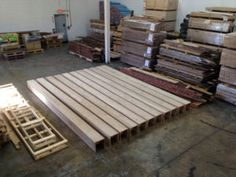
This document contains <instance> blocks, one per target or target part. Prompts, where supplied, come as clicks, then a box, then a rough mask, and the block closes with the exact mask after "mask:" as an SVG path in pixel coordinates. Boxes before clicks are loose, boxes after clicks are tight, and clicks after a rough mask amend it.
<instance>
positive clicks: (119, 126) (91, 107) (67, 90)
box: [46, 77, 128, 137]
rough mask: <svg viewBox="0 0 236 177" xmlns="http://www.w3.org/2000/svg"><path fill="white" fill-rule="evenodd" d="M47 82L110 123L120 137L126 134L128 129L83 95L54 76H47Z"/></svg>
mask: <svg viewBox="0 0 236 177" xmlns="http://www.w3.org/2000/svg"><path fill="white" fill-rule="evenodd" d="M46 79H47V80H48V81H49V82H51V83H52V84H53V85H54V86H56V87H57V88H59V89H60V90H61V91H63V92H64V93H66V94H67V95H69V96H70V97H71V98H73V99H74V100H75V101H77V102H78V103H79V104H81V105H83V106H84V107H86V108H87V109H88V110H90V111H91V112H93V113H94V114H95V115H97V116H98V117H99V118H100V119H101V120H103V121H104V122H106V123H107V124H108V125H110V126H111V127H112V128H114V129H115V130H116V131H118V132H119V134H120V137H121V136H122V135H128V129H127V128H126V127H125V126H124V125H123V124H121V123H120V122H118V121H117V120H116V119H114V118H113V117H112V116H110V115H109V114H107V113H106V112H105V111H103V110H102V109H100V108H99V107H97V106H96V105H95V104H93V103H92V102H91V101H93V100H90V101H88V100H87V99H85V98H84V97H82V96H81V95H80V94H78V93H76V92H75V91H73V90H72V89H71V88H69V87H68V86H66V85H65V84H64V83H62V82H60V81H58V80H57V79H55V78H54V77H47V78H46Z"/></svg>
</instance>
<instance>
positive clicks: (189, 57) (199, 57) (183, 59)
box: [156, 40, 220, 92]
mask: <svg viewBox="0 0 236 177" xmlns="http://www.w3.org/2000/svg"><path fill="white" fill-rule="evenodd" d="M157 62H158V64H157V66H156V69H157V71H158V72H160V73H163V74H166V75H169V76H171V77H174V78H177V79H180V80H182V81H184V82H187V83H189V84H193V85H195V86H199V87H200V88H203V89H206V91H209V92H215V89H216V84H217V83H216V82H215V81H216V80H217V78H218V76H219V69H220V68H219V62H220V53H219V52H215V51H214V50H210V49H208V48H205V47H202V46H200V45H196V44H192V43H188V42H183V41H180V40H165V43H164V44H162V45H161V48H160V55H159V56H158V61H157Z"/></svg>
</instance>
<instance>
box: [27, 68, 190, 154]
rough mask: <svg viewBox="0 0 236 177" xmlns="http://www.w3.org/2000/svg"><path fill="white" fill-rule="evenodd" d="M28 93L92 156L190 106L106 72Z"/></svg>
mask: <svg viewBox="0 0 236 177" xmlns="http://www.w3.org/2000/svg"><path fill="white" fill-rule="evenodd" d="M28 87H29V89H30V90H31V91H32V92H33V93H34V94H35V95H36V96H38V98H39V99H41V100H42V101H43V102H44V103H45V104H46V105H47V106H48V107H49V108H50V109H51V110H52V111H53V112H54V113H56V114H57V115H58V117H60V118H61V119H62V121H64V122H65V124H67V125H68V126H69V127H70V128H71V129H72V130H73V131H74V132H75V133H76V134H77V135H78V136H79V137H80V138H81V139H82V140H83V141H84V142H85V143H86V144H87V145H88V146H89V147H90V148H91V149H92V150H94V151H97V150H98V149H100V148H104V147H106V146H110V145H112V144H115V143H117V142H120V141H121V140H122V139H127V138H129V137H130V136H133V135H135V134H137V133H139V132H140V131H144V130H146V129H148V128H149V127H152V126H153V125H155V124H157V123H159V124H160V123H163V122H164V121H165V120H171V119H173V117H174V116H175V115H178V114H179V113H181V112H185V111H186V109H188V106H189V104H190V102H189V101H186V100H185V99H182V98H180V97H177V96H175V95H172V94H170V93H168V92H166V91H164V90H161V89H159V88H156V87H154V86H151V85H149V84H146V83H144V82H142V81H140V80H137V79H135V78H133V77H130V76H128V75H126V74H123V73H121V72H119V71H118V70H115V69H112V68H110V67H107V66H100V67H95V68H90V69H84V70H80V71H75V72H70V73H64V74H60V75H55V76H51V77H47V78H40V79H37V80H32V81H28Z"/></svg>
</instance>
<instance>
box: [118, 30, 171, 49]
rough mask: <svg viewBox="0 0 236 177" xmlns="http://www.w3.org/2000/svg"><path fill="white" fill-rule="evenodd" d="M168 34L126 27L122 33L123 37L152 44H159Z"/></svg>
mask: <svg viewBox="0 0 236 177" xmlns="http://www.w3.org/2000/svg"><path fill="white" fill-rule="evenodd" d="M166 36H167V34H166V33H165V32H160V33H152V32H146V31H140V30H135V29H130V28H125V29H124V31H123V34H122V39H123V40H128V41H132V42H137V43H140V44H146V45H150V46H153V45H155V46H159V45H160V44H161V43H163V41H164V40H165V39H166Z"/></svg>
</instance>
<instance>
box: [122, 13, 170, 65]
mask: <svg viewBox="0 0 236 177" xmlns="http://www.w3.org/2000/svg"><path fill="white" fill-rule="evenodd" d="M162 30H163V24H162V22H159V20H155V19H152V18H147V17H131V18H126V19H124V29H123V33H122V56H121V61H122V62H124V63H127V64H130V65H132V66H136V67H150V68H151V67H153V65H154V64H155V62H156V55H157V53H158V48H159V46H160V44H161V43H162V42H163V41H164V39H165V38H166V32H163V31H162Z"/></svg>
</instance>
